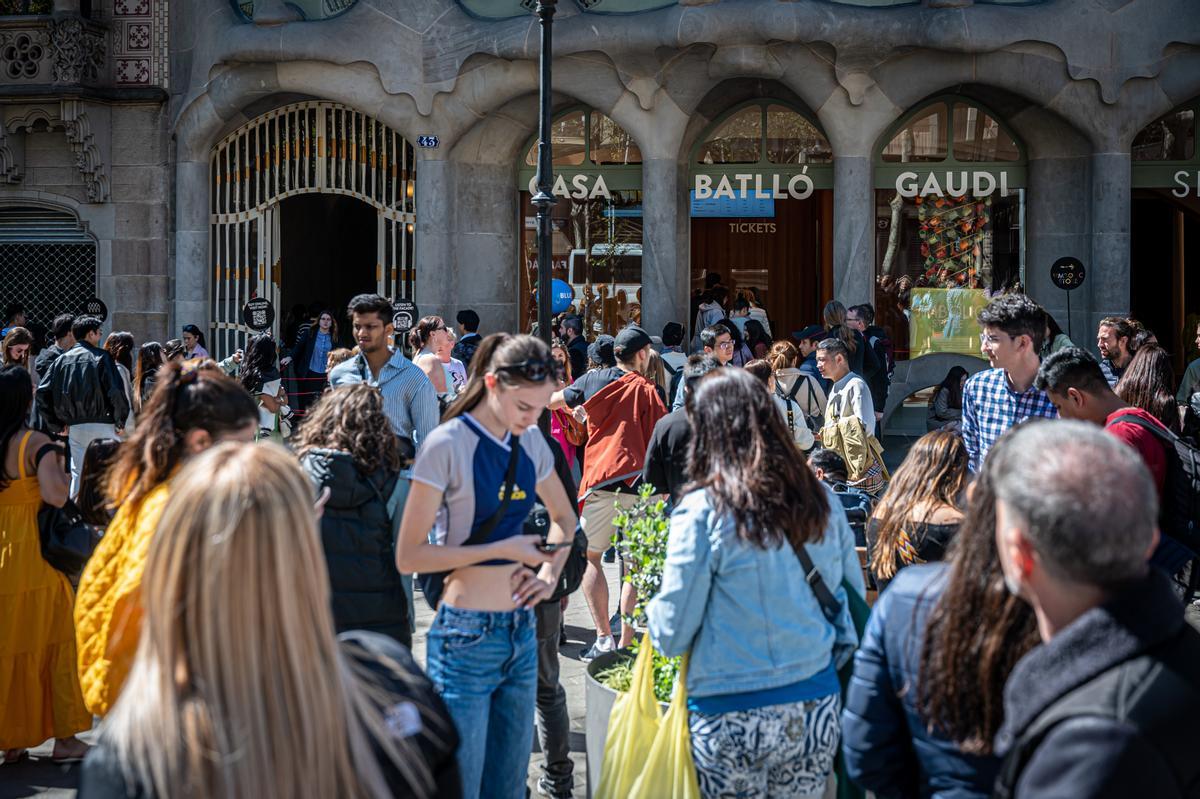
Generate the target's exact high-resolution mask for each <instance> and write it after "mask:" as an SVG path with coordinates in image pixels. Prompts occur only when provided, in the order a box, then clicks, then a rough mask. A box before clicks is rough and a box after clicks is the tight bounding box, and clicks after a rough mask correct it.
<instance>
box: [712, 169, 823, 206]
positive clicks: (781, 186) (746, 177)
mask: <svg viewBox="0 0 1200 799" xmlns="http://www.w3.org/2000/svg"><path fill="white" fill-rule="evenodd" d="M735 187H736V188H735ZM813 188H814V186H813V180H812V178H810V177H809V176H808V167H805V168H804V169H803V170H802V171H800V172H797V173H795V174H792V175H787V174H784V175H781V174H779V173H776V174H773V175H763V174H753V173H746V174H736V175H733V176H732V177H731V176H730V175H721V176H720V177H716V176H713V175H703V174H700V175H696V179H695V185H694V186H693V187H692V191H693V193H694V198H695V199H696V200H709V199H713V200H720V199H727V200H737V199H752V200H786V199H788V198H791V199H793V200H806V199H808V198H809V197H811V196H812V193H813Z"/></svg>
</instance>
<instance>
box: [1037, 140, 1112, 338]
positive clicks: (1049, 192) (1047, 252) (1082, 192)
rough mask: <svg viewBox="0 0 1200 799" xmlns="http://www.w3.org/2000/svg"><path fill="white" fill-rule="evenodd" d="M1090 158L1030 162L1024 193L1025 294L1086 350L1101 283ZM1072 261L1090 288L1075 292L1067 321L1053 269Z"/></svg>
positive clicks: (1062, 297) (1041, 159) (1058, 158)
mask: <svg viewBox="0 0 1200 799" xmlns="http://www.w3.org/2000/svg"><path fill="white" fill-rule="evenodd" d="M1090 186H1091V184H1090V181H1089V175H1088V157H1087V156H1075V157H1054V158H1037V159H1031V160H1030V161H1029V188H1028V189H1027V190H1026V192H1025V229H1026V239H1025V290H1026V292H1027V293H1028V294H1029V296H1030V297H1032V298H1033V299H1035V300H1036V301H1037V302H1038V303H1040V304H1041V305H1042V307H1043V308H1045V309H1046V310H1047V311H1049V312H1050V314H1051V315H1053V316H1054V318H1055V320H1056V321H1057V322H1058V324H1059V326H1061V327H1062V329H1063V330H1064V331H1069V332H1070V335H1071V340H1072V341H1074V342H1075V343H1077V344H1081V345H1084V346H1087V344H1088V342H1089V340H1090V339H1091V337H1092V336H1091V334H1092V332H1093V331H1094V328H1092V327H1091V326H1090V325H1091V317H1090V316H1089V315H1088V309H1089V306H1090V304H1091V303H1090V298H1089V295H1088V286H1089V285H1090V284H1091V283H1092V282H1093V281H1095V280H1096V278H1097V274H1096V272H1095V271H1094V265H1093V264H1092V263H1091V261H1092V242H1091V240H1090V239H1089V237H1088V235H1087V220H1088V218H1089V217H1090V216H1091V209H1090V208H1089V205H1090V203H1091V193H1090V191H1089V189H1090ZM1065 256H1071V257H1074V258H1078V259H1079V260H1081V261H1083V263H1084V267H1085V268H1086V269H1087V271H1088V276H1087V280H1088V283H1087V284H1085V285H1084V286H1083V287H1081V288H1078V289H1076V290H1075V291H1073V292H1071V318H1070V319H1069V320H1068V318H1067V292H1065V291H1063V290H1062V289H1060V288H1058V287H1057V286H1055V285H1054V284H1053V283H1052V282H1051V281H1050V266H1051V265H1052V264H1053V263H1054V262H1055V261H1057V260H1058V259H1059V258H1063V257H1065Z"/></svg>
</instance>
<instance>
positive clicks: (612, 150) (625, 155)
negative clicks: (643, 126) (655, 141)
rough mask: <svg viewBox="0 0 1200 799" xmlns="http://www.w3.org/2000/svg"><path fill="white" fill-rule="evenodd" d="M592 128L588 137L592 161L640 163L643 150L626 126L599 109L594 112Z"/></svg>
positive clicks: (595, 162)
mask: <svg viewBox="0 0 1200 799" xmlns="http://www.w3.org/2000/svg"><path fill="white" fill-rule="evenodd" d="M591 127H592V130H591V134H590V136H589V137H588V139H589V141H590V142H591V148H592V163H594V164H596V165H597V166H605V165H607V164H640V163H641V162H642V151H641V150H640V149H639V148H638V146H637V143H636V142H635V141H634V140H633V136H630V135H629V134H628V133H627V132H626V131H625V129H624V128H622V127H621V126H620V125H618V124H617V123H616V122H614V121H613V120H611V119H609V118H608V117H606V116H605V115H604V114H601V113H599V112H597V111H593V112H592V125H591Z"/></svg>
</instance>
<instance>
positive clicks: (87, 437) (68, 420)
mask: <svg viewBox="0 0 1200 799" xmlns="http://www.w3.org/2000/svg"><path fill="white" fill-rule="evenodd" d="M71 333H72V335H73V336H74V337H75V341H76V344H75V346H74V347H72V348H71V349H70V350H69V351H68V352H65V353H63V354H62V355H60V356H58V358H57V359H56V360H55V361H54V363H53V364H51V366H50V369H49V370H48V371H47V372H46V374H44V375H42V382H41V383H40V384H39V385H38V387H37V407H38V413H39V414H41V417H42V418H43V419H45V420H46V421H47V422H48V423H49V424H51V425H53V426H54V427H55V428H56V429H58V428H62V427H67V428H68V433H67V438H68V441H69V442H70V445H71V496H72V497H74V496H75V495H76V493H78V491H79V470H80V468H81V467H82V465H83V453H84V452H85V451H86V450H87V446H88V444H90V443H91V442H92V441H94V440H96V439H98V438H116V437H117V436H118V435H121V434H123V433H124V432H125V430H124V428H125V419H126V418H127V417H128V416H129V398H128V397H127V396H126V394H125V383H124V381H123V380H121V373H120V372H118V371H117V364H116V362H115V361H113V359H112V356H111V355H109V354H108V353H107V352H105V351H104V350H102V349H100V320H99V319H97V318H96V317H94V316H80V317H77V318H76V319H75V321H74V322H73V323H72V325H71Z"/></svg>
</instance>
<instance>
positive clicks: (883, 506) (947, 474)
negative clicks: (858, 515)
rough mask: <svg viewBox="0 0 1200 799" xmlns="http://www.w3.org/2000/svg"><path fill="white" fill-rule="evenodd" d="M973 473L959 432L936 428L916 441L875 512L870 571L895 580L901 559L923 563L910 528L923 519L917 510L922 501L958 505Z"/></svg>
mask: <svg viewBox="0 0 1200 799" xmlns="http://www.w3.org/2000/svg"><path fill="white" fill-rule="evenodd" d="M969 476H970V472H968V471H967V448H966V446H964V445H963V440H962V439H961V438H960V437H959V436H958V435H956V434H954V433H950V432H946V431H943V430H937V431H934V432H932V433H926V434H925V435H923V436H921V437H920V438H919V439H917V442H916V443H915V444H913V448H912V449H911V450H909V453H908V455H907V457H905V458H904V462H903V463H901V464H900V468H899V469H897V470H896V474H895V475H894V476H893V477H892V482H891V484H890V485H889V486H888V489H887V492H886V493H884V495H883V499H881V500H880V502H879V505H878V506H877V507H876V508H875V512H874V513H872V514H871V518H872V519H873V520H874V521H875V522H876V523H877V524H878V534H877V536H876V539H875V548H874V551H873V552H872V553H871V564H870V565H871V571H872V572H873V573H874V574H876V575H878V576H879V577H882V578H884V579H885V580H890V579H891V578H892V577H895V576H896V571H897V568H896V560H897V558H899V560H901V561H902V562H903V563H904V564H905V565H911V564H913V563H916V562H918V561H919V558H918V557H917V555H916V551H915V547H914V545H913V542H912V539H911V538H910V537H909V535H908V532H907V530H905V528H906V527H911V526H912V524H913V523H914V522H922V521H924V519H915V518H913V513H914V509H915V508H916V506H917V505H921V504H925V505H932V506H935V507H936V506H937V505H942V506H948V507H954V508H957V507H958V506H959V503H960V502H961V501H962V495H963V491H964V490H965V489H966V487H967V479H968V477H969ZM932 510H933V508H932V507H931V508H929V511H932Z"/></svg>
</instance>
